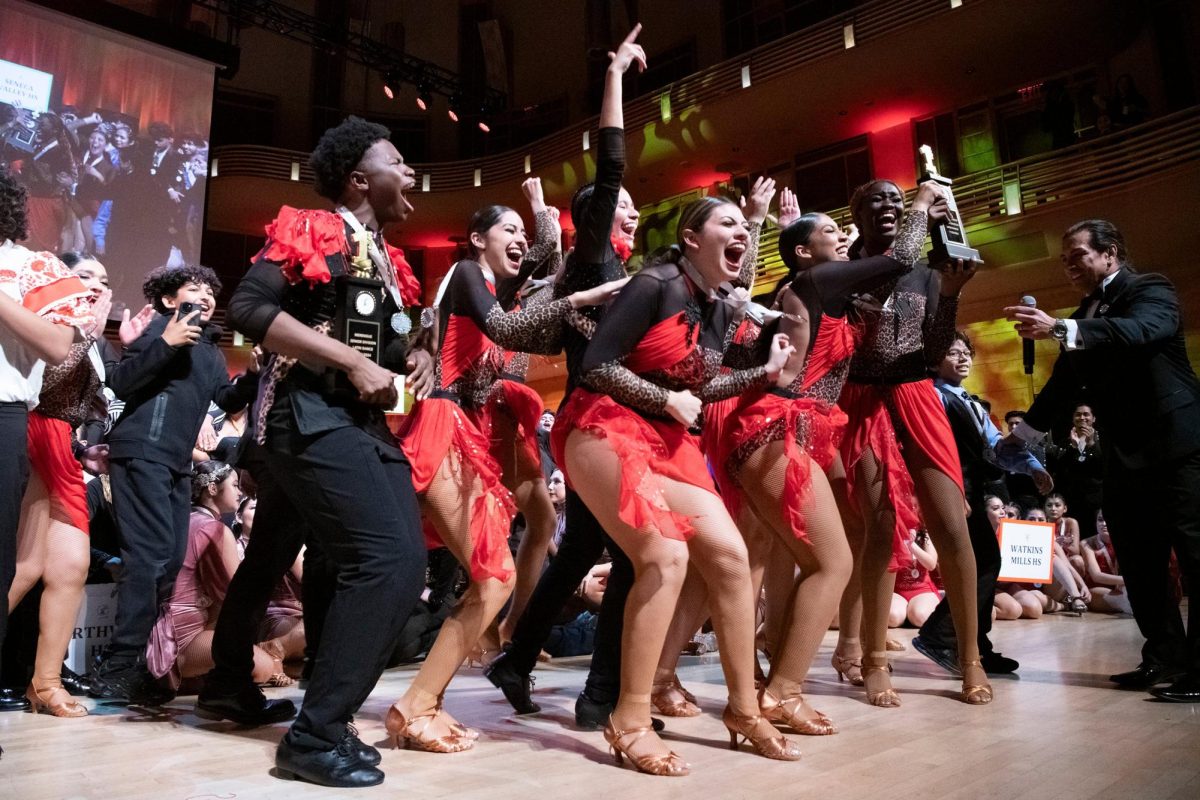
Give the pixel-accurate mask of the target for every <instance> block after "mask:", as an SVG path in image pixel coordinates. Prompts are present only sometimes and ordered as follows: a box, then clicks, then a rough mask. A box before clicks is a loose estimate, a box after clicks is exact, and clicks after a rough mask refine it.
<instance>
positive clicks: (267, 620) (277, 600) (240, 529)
mask: <svg viewBox="0 0 1200 800" xmlns="http://www.w3.org/2000/svg"><path fill="white" fill-rule="evenodd" d="M257 510H258V501H257V500H255V499H254V498H253V497H251V496H249V495H247V496H246V497H243V498H242V502H241V503H240V504H239V505H238V510H237V513H236V514H235V515H234V524H233V532H234V534H235V535H236V537H237V548H238V558H239V559H240V558H242V557H244V555H245V552H246V545H248V544H249V543H250V535H251V534H252V533H253V531H254V516H255V512H256V511H257ZM303 580H304V549H303V548H301V550H300V553H299V555H297V556H296V561H295V563H293V564H292V568H291V569H289V570H288V571H287V572H285V573H284V574H283V577H282V578H280V579H279V583H278V584H277V585H276V586H275V591H274V592H273V593H272V594H271V600H270V602H268V603H267V614H266V616H265V617H263V624H262V629H261V631H260V634H259V635H260V637H261V638H262V640H263V641H272V640H274V646H273V647H272V652H271V654H272V655H274V656H277V657H278V658H281V659H283V660H284V661H291V660H292V659H297V658H303V657H304V644H305V642H304V607H303V606H302V605H301V603H300V594H301V588H300V587H301V583H302V582H303Z"/></svg>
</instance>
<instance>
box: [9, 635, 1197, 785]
mask: <svg viewBox="0 0 1200 800" xmlns="http://www.w3.org/2000/svg"><path fill="white" fill-rule="evenodd" d="M897 633H898V637H899V638H900V639H902V640H903V641H906V642H907V641H908V640H909V639H911V637H912V635H913V631H911V630H908V629H905V630H901V631H898V632H897ZM834 637H835V634H833V633H830V634H829V635H827V636H826V639H825V642H824V645H823V646H822V648H821V652H820V654H819V656H818V661H817V665H816V667H815V668H814V670H813V673H812V675H811V676H810V681H809V690H808V693H809V695H810V697H811V698H812V700H813V704H814V705H815V706H816V707H817V708H819V709H821V710H822V711H824V712H825V713H827V714H828V715H829V716H830V717H832V718H833V719H834V720H835V721H836V723H837V724H838V726H839V728H840V730H841V732H840V733H839V734H837V735H835V736H826V737H797V738H798V739H799V740H800V744H801V746H802V748H803V750H804V758H803V759H802V760H801V761H799V762H795V763H782V762H776V761H769V760H767V759H764V758H761V757H759V756H757V755H755V754H753V753H752V752H751V751H750V750H749V749H748V747H747V746H745V745H743V747H742V751H741V752H736V753H735V752H731V751H729V750H728V749H727V745H728V738H727V736H726V734H725V730H724V728H723V727H722V725H721V722H720V719H719V714H720V711H721V708H722V707H723V706H724V703H725V699H724V686H723V684H722V682H721V674H720V667H719V665H718V664H717V661H716V657H715V656H704V657H700V658H687V659H684V664H683V665H682V667H681V669H680V676H681V678H682V679H683V682H684V684H685V685H686V686H688V687H689V688H690V689H691V690H692V691H693V692H694V693H695V694H696V695H697V696H698V697H699V698H700V702H701V705H702V706H703V707H704V710H705V712H706V713H705V714H704V715H702V716H700V717H696V718H693V719H684V720H668V721H667V722H668V733H667V738H668V740H669V741H670V742H671V745H672V747H674V748H675V749H676V750H677V751H678V752H680V753H681V754H682V755H683V756H684V758H685V759H687V760H688V761H689V762H690V763H691V765H692V774H691V775H690V776H689V777H686V778H660V777H651V776H646V775H640V774H637V773H635V772H634V771H633V770H632V769H631V768H629V767H628V766H626V767H625V768H617V767H616V766H614V765H613V764H612V761H611V760H610V757H609V756H608V754H607V751H606V748H605V746H604V741H603V739H602V738H601V735H600V734H599V733H583V732H580V731H577V730H575V729H574V727H573V712H572V709H573V704H574V698H575V694H576V692H577V691H578V689H579V687H580V686H581V684H582V681H583V677H584V671H585V670H586V659H566V660H560V661H557V662H555V663H552V664H550V665H543V666H541V667H539V669H538V670H537V671H536V673H535V677H536V678H537V690H536V694H535V697H536V698H537V700H538V701H539V702H540V703H541V705H542V706H543V708H544V710H543V712H542V713H541V714H538V715H535V716H531V717H515V716H513V715H512V714H511V709H510V708H509V706H508V704H507V703H505V702H504V699H503V697H502V696H501V695H500V693H499V691H497V690H495V689H493V688H492V687H491V685H490V684H488V683H487V681H486V680H485V679H484V678H483V677H482V675H481V674H480V673H479V671H478V670H463V671H462V672H461V673H460V675H459V677H458V679H457V680H456V681H455V683H454V684H453V685H452V686H451V688H450V691H449V693H448V695H447V698H446V700H447V706H448V707H449V709H450V710H451V711H452V712H453V713H454V714H455V715H456V716H457V717H458V718H459V719H461V720H462V721H464V722H466V723H468V724H470V725H473V726H476V727H478V728H480V729H482V731H483V738H482V739H481V740H480V741H479V743H478V745H477V746H476V748H475V749H474V750H473V751H470V752H467V753H459V754H452V755H441V754H432V753H422V752H410V751H403V750H401V751H390V750H386V751H384V754H383V768H384V770H385V771H386V772H387V775H388V778H387V781H386V782H385V783H384V784H383V786H382V787H377V788H375V789H365V790H353V791H350V790H335V789H325V788H322V787H317V786H311V785H308V784H302V783H295V782H285V781H280V780H277V779H275V778H273V777H271V775H270V769H271V765H272V753H273V749H274V746H275V743H276V742H277V741H278V739H279V737H280V735H281V734H282V733H283V731H284V730H285V726H284V725H277V726H274V727H272V728H259V729H239V728H237V727H235V726H233V725H232V724H229V723H210V722H205V721H202V720H199V719H197V718H196V717H195V716H194V715H193V714H192V713H191V701H192V698H190V697H188V698H182V699H181V700H180V701H176V702H175V703H172V704H171V705H170V706H169V713H168V714H167V715H165V716H162V717H158V718H151V717H139V716H135V715H132V714H130V713H127V712H124V711H123V710H120V709H116V708H99V709H96V710H95V712H94V713H93V714H92V715H91V716H89V717H87V718H86V719H82V720H60V719H54V718H51V717H46V716H32V715H29V714H17V713H5V714H0V745H3V746H4V749H5V754H4V758H3V760H0V797H3V798H11V799H12V800H41V799H42V798H45V799H46V800H64V799H66V798H146V800H163V799H164V798H179V800H184V799H185V798H191V799H193V800H201V798H212V799H213V800H215V799H216V798H222V799H223V800H233V798H238V799H239V800H243V799H244V798H289V800H290V799H291V798H310V797H311V798H318V797H320V798H332V797H359V798H362V797H372V796H375V797H379V796H389V797H403V798H425V797H453V798H487V799H488V800H504V798H514V799H515V800H530V798H537V800H550V799H551V798H578V800H588V798H595V797H604V798H610V799H611V798H622V797H628V798H657V797H687V798H752V799H765V798H770V799H771V800H778V799H779V798H807V797H813V798H822V800H860V799H861V798H879V800H891V799H892V798H921V799H922V800H932V799H933V798H971V799H972V800H974V799H975V798H1005V800H1007V799H1008V798H1020V797H1029V798H1038V800H1048V799H1050V798H1055V799H1057V798H1094V799H1095V800H1100V799H1101V798H1114V799H1117V798H1120V799H1121V800H1124V798H1138V800H1152V799H1153V798H1181V799H1183V798H1187V800H1194V799H1195V798H1200V705H1176V704H1169V703H1160V702H1156V701H1153V700H1152V699H1151V698H1150V697H1149V695H1147V694H1144V693H1140V692H1122V691H1117V690H1114V689H1111V688H1108V687H1109V686H1110V684H1109V683H1108V682H1107V680H1106V677H1107V675H1108V674H1109V673H1112V672H1116V671H1120V670H1124V669H1129V668H1132V667H1133V666H1135V665H1136V664H1137V661H1138V648H1139V647H1140V643H1141V640H1140V638H1139V637H1138V634H1137V629H1136V627H1135V625H1134V623H1133V620H1132V619H1130V618H1128V617H1124V618H1114V617H1108V616H1104V615H1099V614H1089V615H1086V616H1085V617H1083V618H1082V619H1076V618H1074V617H1065V616H1061V615H1059V616H1051V617H1047V618H1045V619H1043V620H1041V621H1036V622H1034V621H1018V622H1001V623H997V626H996V630H995V631H994V632H993V640H994V641H995V642H996V644H997V647H998V648H999V649H1001V650H1002V651H1003V652H1004V653H1005V654H1006V655H1009V656H1013V657H1015V658H1018V659H1019V660H1020V661H1021V669H1020V672H1019V677H1014V678H1010V679H1005V678H1000V679H996V680H995V681H994V686H995V688H996V700H995V702H994V703H992V704H991V705H990V706H985V707H979V708H977V707H971V706H967V705H964V704H963V703H960V702H957V701H956V700H954V699H953V697H954V693H955V692H956V690H957V688H958V685H959V684H958V682H957V681H956V680H954V679H952V678H950V677H948V676H947V675H945V674H944V673H943V672H941V671H940V670H939V669H938V668H937V667H935V666H933V665H932V664H931V663H929V662H928V661H926V660H925V659H924V658H923V657H922V656H920V655H919V654H917V653H916V652H914V651H913V650H912V649H911V648H909V650H908V651H907V652H903V653H896V654H894V655H895V656H896V658H895V661H894V664H895V677H894V681H895V685H896V687H897V688H898V689H899V690H900V692H901V694H902V696H903V702H904V705H903V707H902V708H899V709H879V708H873V707H871V706H869V705H867V704H866V702H865V700H864V699H863V695H862V690H861V689H852V688H850V687H849V684H840V685H839V683H838V681H837V676H836V674H835V673H834V672H833V670H832V669H831V668H830V666H829V655H830V652H831V650H832V648H833V644H834V641H835V638H834ZM412 673H413V669H412V668H409V667H405V668H400V669H395V670H391V671H389V672H387V673H385V674H384V676H383V679H382V680H381V681H380V683H379V686H378V687H377V688H376V690H375V692H374V693H373V694H372V695H371V697H370V698H369V699H368V701H367V703H366V705H365V706H364V708H363V710H362V713H361V714H360V715H359V719H358V726H359V728H360V731H361V734H362V738H363V739H364V741H367V742H369V743H381V740H383V739H384V733H383V726H382V723H381V719H382V716H383V714H384V712H386V710H387V707H388V704H389V703H390V702H391V700H392V699H393V698H394V697H395V696H397V695H398V694H400V692H401V691H402V689H403V688H404V687H405V686H406V685H407V682H408V680H409V678H410V677H411V675H412ZM271 691H272V694H273V695H275V696H281V697H291V698H293V699H295V700H297V701H299V700H300V693H299V691H297V690H295V689H278V690H271ZM86 702H87V703H88V704H89V707H93V708H94V707H95V703H94V702H93V701H91V700H88V701H86Z"/></svg>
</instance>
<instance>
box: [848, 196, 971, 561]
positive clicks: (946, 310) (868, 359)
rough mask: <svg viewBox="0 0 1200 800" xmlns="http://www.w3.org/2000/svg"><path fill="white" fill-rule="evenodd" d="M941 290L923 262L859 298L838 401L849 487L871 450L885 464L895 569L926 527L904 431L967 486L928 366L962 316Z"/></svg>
mask: <svg viewBox="0 0 1200 800" xmlns="http://www.w3.org/2000/svg"><path fill="white" fill-rule="evenodd" d="M912 213H913V212H911V211H910V212H908V214H912ZM861 241H862V240H859V242H856V243H855V244H859V243H860V242H861ZM897 245H899V242H897ZM858 257H861V249H860V248H855V247H851V258H858ZM939 287H940V282H939V280H938V274H937V272H936V271H935V270H933V269H931V268H930V267H929V265H928V264H927V263H926V262H924V261H920V262H918V263H917V264H916V265H915V266H914V267H913V269H912V271H911V272H909V273H908V274H906V275H904V276H903V277H901V278H900V279H899V280H898V281H896V284H895V287H894V288H893V289H892V291H891V293H890V294H888V295H886V299H885V300H884V302H883V303H882V304H880V303H879V302H878V301H877V300H876V299H875V298H874V297H872V296H869V295H861V296H860V297H859V298H858V300H857V301H856V305H857V307H858V308H859V310H860V312H862V314H863V318H864V319H865V321H866V326H865V328H864V331H863V338H862V342H861V344H860V345H859V347H858V349H857V350H856V351H855V353H854V357H853V359H852V360H851V362H850V375H849V380H848V382H847V384H846V387H845V389H843V390H842V396H841V399H840V400H839V401H838V405H840V406H841V408H842V410H843V411H844V412H846V416H847V417H848V418H849V423H848V424H847V427H846V433H845V436H844V437H843V439H842V447H841V452H842V462H843V464H844V465H845V467H846V475H847V483H848V484H849V488H850V491H851V492H852V493H853V491H854V479H855V467H856V465H857V464H858V461H859V459H860V458H862V456H863V453H864V452H866V451H867V450H868V449H869V450H870V451H871V452H873V453H874V454H875V457H876V458H877V459H879V463H880V465H881V467H882V469H883V474H884V483H885V486H886V491H887V496H888V502H889V504H890V505H891V507H892V509H893V510H894V511H895V520H896V521H895V526H894V531H893V538H892V561H891V564H890V565H889V569H890V570H892V571H893V572H894V571H896V570H897V569H899V568H900V567H901V566H908V565H909V563H910V562H911V556H910V555H909V554H908V548H907V547H906V546H905V542H906V540H907V538H908V532H909V531H910V530H913V529H916V528H920V527H921V520H920V516H919V513H918V510H917V503H916V498H915V494H914V491H915V490H914V486H913V479H912V476H911V475H910V474H909V471H908V467H907V465H906V464H905V462H904V457H903V456H902V455H901V453H900V442H899V438H898V436H899V432H900V431H907V432H908V433H909V434H910V439H911V441H912V443H913V445H914V446H915V447H917V448H919V449H920V450H921V451H922V452H923V453H924V454H925V455H926V457H927V458H929V460H930V461H931V462H932V463H933V464H934V465H936V466H937V468H938V470H939V471H940V472H942V473H944V474H945V475H946V476H947V477H949V478H950V479H952V480H953V481H954V482H955V483H956V484H957V485H958V488H959V491H962V488H963V484H962V467H961V465H960V464H959V460H958V448H957V446H956V444H955V442H954V434H953V432H951V430H950V423H949V422H948V421H947V419H946V412H945V409H944V407H943V406H942V401H941V398H940V396H939V395H938V391H937V389H935V388H934V386H933V381H932V380H930V379H929V370H928V367H929V365H930V364H934V363H936V362H937V361H940V360H941V358H942V356H943V355H945V353H946V350H948V349H949V348H950V342H951V341H952V340H953V338H954V323H955V317H956V316H957V314H958V298H957V297H941V296H939V294H938V291H939ZM881 294H882V293H881Z"/></svg>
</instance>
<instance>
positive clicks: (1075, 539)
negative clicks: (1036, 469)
mask: <svg viewBox="0 0 1200 800" xmlns="http://www.w3.org/2000/svg"><path fill="white" fill-rule="evenodd" d="M1043 508H1044V509H1045V511H1046V521H1047V522H1051V523H1054V526H1055V528H1054V541H1056V542H1057V543H1058V546H1059V547H1061V548H1062V549H1063V552H1064V553H1066V554H1067V559H1068V560H1069V561H1070V562H1071V566H1072V567H1074V568H1075V571H1076V572H1079V573H1081V574H1082V572H1083V555H1082V554H1081V553H1080V551H1079V549H1080V537H1079V523H1078V522H1077V521H1076V520H1075V519H1074V518H1073V517H1068V516H1067V511H1068V510H1069V509H1068V508H1067V501H1066V498H1064V497H1063V496H1062V495H1061V494H1059V493H1058V492H1051V493H1050V494H1048V495H1046V503H1045V505H1044V506H1043Z"/></svg>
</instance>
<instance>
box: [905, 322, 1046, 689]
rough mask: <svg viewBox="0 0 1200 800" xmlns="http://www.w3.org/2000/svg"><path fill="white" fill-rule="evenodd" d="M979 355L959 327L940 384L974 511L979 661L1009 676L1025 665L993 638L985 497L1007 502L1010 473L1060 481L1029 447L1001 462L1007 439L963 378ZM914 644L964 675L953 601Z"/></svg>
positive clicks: (995, 560)
mask: <svg viewBox="0 0 1200 800" xmlns="http://www.w3.org/2000/svg"><path fill="white" fill-rule="evenodd" d="M974 358H975V349H974V348H973V347H972V346H971V340H970V339H969V338H968V337H967V335H966V334H965V333H963V332H962V331H957V332H956V333H955V334H954V341H952V342H951V343H950V348H949V349H948V350H947V351H946V355H945V356H944V357H943V358H942V361H941V363H940V364H939V365H938V367H937V375H936V377H935V378H934V386H936V387H937V390H938V393H939V394H940V395H941V398H942V405H943V406H944V407H945V409H946V416H947V418H949V420H950V430H951V432H953V434H954V443H955V445H956V446H957V448H958V459H959V461H960V462H961V463H962V473H963V489H964V492H965V494H964V496H965V498H966V501H967V505H968V506H970V509H971V511H970V513H969V514H968V515H967V532H968V533H969V534H970V536H971V550H972V551H973V552H974V553H975V569H976V575H977V581H976V588H977V591H978V594H977V599H978V606H979V639H978V641H979V660H980V663H982V665H983V669H984V671H985V672H987V673H989V674H992V675H1003V674H1006V673H1010V672H1016V670H1017V667H1019V666H1020V665H1019V664H1018V663H1017V661H1016V660H1015V659H1012V658H1006V657H1005V656H1003V655H1001V654H1000V653H997V652H996V650H995V648H994V647H993V646H992V642H991V640H990V639H989V638H988V633H990V632H991V630H992V604H993V600H994V598H995V594H996V579H997V578H998V577H999V576H1000V543H999V542H997V541H996V533H995V531H993V530H992V526H991V524H990V523H989V522H988V519H987V514H986V513H985V511H984V498H985V497H987V496H988V495H992V494H994V495H996V496H997V497H1000V498H1001V499H1002V500H1005V501H1006V502H1007V500H1008V492H1007V490H1006V489H1005V486H1004V476H1005V474H1006V473H1008V472H1012V473H1019V474H1022V475H1028V476H1030V477H1031V479H1032V480H1033V481H1034V483H1035V485H1036V487H1037V491H1039V492H1041V493H1044V492H1048V491H1050V489H1051V488H1053V485H1054V482H1053V481H1052V480H1051V479H1050V475H1049V473H1047V472H1046V470H1045V468H1044V467H1043V466H1042V464H1041V462H1040V461H1038V459H1037V458H1036V457H1035V456H1034V455H1033V453H1032V452H1030V451H1029V450H1028V449H1022V450H1020V451H1016V452H1014V453H1013V455H1014V456H1015V460H1014V461H1005V462H1003V463H1001V459H1000V455H999V454H997V453H996V450H995V447H996V444H997V443H998V442H1000V440H1001V438H1002V437H1001V433H1000V430H999V429H998V428H997V427H996V425H995V423H993V422H992V420H991V418H990V417H989V416H988V414H987V412H986V411H985V410H984V408H983V405H982V404H981V402H980V400H979V398H978V397H976V396H975V395H973V394H971V393H970V392H968V391H967V390H966V388H964V387H963V381H965V380H966V379H967V378H968V377H969V376H970V374H971V364H972V362H973V360H974ZM913 648H914V649H916V650H917V652H919V653H921V654H922V655H924V656H926V657H927V658H929V659H931V660H932V661H934V662H935V663H936V664H938V665H939V666H941V667H944V668H945V669H947V670H949V671H950V672H953V673H955V674H959V669H958V641H957V637H956V635H955V632H954V620H953V619H952V618H951V617H950V604H949V603H948V602H947V601H946V599H945V598H942V601H941V602H940V603H939V604H938V606H937V608H935V609H934V610H933V613H932V614H930V615H929V618H928V619H927V620H926V621H925V624H924V625H922V626H921V631H920V633H919V634H918V635H917V636H916V637H914V638H913Z"/></svg>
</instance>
